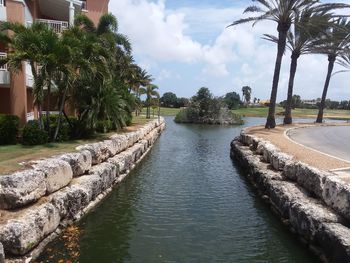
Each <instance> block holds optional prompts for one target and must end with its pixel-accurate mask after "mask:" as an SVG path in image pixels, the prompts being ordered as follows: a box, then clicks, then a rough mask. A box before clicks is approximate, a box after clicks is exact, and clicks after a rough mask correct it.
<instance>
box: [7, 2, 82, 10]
mask: <svg viewBox="0 0 350 263" xmlns="http://www.w3.org/2000/svg"><path fill="white" fill-rule="evenodd" d="M0 1H1V0H0ZM81 2H82V3H81V9H82V10H86V9H87V3H86V0H83V1H81Z"/></svg>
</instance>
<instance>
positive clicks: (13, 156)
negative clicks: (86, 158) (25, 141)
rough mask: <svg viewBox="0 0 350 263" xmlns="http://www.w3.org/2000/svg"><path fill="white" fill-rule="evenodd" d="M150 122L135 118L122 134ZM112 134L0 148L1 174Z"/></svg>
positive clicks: (104, 138)
mask: <svg viewBox="0 0 350 263" xmlns="http://www.w3.org/2000/svg"><path fill="white" fill-rule="evenodd" d="M148 121H149V120H148V119H146V118H145V116H137V117H134V118H133V123H132V125H131V126H130V127H127V128H126V129H125V130H123V131H121V133H123V132H128V131H132V130H134V129H135V128H136V127H138V125H143V124H145V123H147V122H148ZM112 134H115V132H111V133H107V134H97V135H96V136H95V137H94V138H92V139H89V140H74V141H69V142H63V143H48V144H45V145H38V146H24V145H21V144H17V145H8V146H0V174H6V173H10V172H13V171H16V170H19V169H23V168H24V166H23V165H20V163H23V162H27V161H30V160H34V159H40V158H43V157H49V156H52V155H58V154H62V153H67V152H74V151H75V147H77V146H79V145H81V144H86V143H91V142H96V141H101V140H106V139H108V137H109V136H110V135H112Z"/></svg>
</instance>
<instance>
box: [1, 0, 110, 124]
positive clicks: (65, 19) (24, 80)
mask: <svg viewBox="0 0 350 263" xmlns="http://www.w3.org/2000/svg"><path fill="white" fill-rule="evenodd" d="M108 3H109V0H85V1H80V0H0V22H1V21H10V22H20V23H23V24H24V25H30V24H31V23H33V22H34V21H40V22H42V23H46V24H47V25H48V26H49V27H51V28H52V29H53V30H54V31H55V32H57V33H60V32H62V31H63V30H65V29H66V28H68V27H69V26H70V25H72V24H73V23H74V17H75V15H76V14H79V13H84V14H85V15H87V16H88V17H89V18H90V19H91V20H92V21H94V23H97V22H98V21H99V19H100V17H101V16H102V15H103V14H106V13H107V12H108ZM0 56H6V47H5V46H4V45H1V44H0ZM33 84H34V81H33V76H32V74H31V70H30V67H29V65H28V64H27V63H26V62H23V65H22V70H21V71H20V72H18V73H11V72H9V71H8V69H7V67H6V65H5V66H3V67H0V114H13V115H17V116H18V117H20V119H21V121H22V123H25V122H26V121H28V120H32V119H34V118H36V117H37V116H36V115H37V112H36V110H35V107H34V104H33V95H32V91H33Z"/></svg>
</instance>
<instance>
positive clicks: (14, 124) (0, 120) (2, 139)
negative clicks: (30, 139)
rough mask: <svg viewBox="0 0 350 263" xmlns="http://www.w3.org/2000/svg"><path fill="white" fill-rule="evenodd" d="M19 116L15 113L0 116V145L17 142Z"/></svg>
mask: <svg viewBox="0 0 350 263" xmlns="http://www.w3.org/2000/svg"><path fill="white" fill-rule="evenodd" d="M18 129H19V118H18V117H17V116H13V115H1V116H0V145H8V144H16V143H17V135H18Z"/></svg>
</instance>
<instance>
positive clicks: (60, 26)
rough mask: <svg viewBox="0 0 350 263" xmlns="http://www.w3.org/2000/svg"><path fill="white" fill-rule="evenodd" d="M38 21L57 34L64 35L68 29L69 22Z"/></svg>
mask: <svg viewBox="0 0 350 263" xmlns="http://www.w3.org/2000/svg"><path fill="white" fill-rule="evenodd" d="M0 1H1V0H0ZM36 21H37V22H39V23H44V24H46V25H48V26H49V28H52V30H53V31H54V32H56V33H62V32H63V31H64V30H65V29H67V28H68V22H66V21H59V20H48V19H37V20H36Z"/></svg>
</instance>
